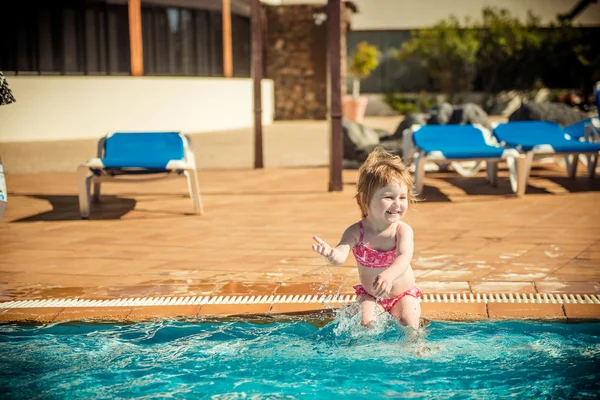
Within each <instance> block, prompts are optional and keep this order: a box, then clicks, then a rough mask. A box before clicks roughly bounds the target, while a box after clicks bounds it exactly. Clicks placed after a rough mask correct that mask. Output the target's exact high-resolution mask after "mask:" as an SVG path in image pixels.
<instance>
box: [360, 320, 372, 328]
mask: <svg viewBox="0 0 600 400" xmlns="http://www.w3.org/2000/svg"><path fill="white" fill-rule="evenodd" d="M374 323H375V321H373V320H372V319H371V320H364V319H363V320H361V321H360V324H361V325H362V326H364V327H365V328H372V327H373V324H374Z"/></svg>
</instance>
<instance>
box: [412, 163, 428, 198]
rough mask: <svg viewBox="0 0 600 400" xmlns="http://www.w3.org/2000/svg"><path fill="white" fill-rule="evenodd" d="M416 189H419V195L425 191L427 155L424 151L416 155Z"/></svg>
mask: <svg viewBox="0 0 600 400" xmlns="http://www.w3.org/2000/svg"><path fill="white" fill-rule="evenodd" d="M414 161H415V190H416V191H417V195H418V194H421V192H422V191H423V185H424V183H423V180H425V163H426V162H427V160H425V155H424V154H423V153H418V154H417V155H416V156H415V159H414Z"/></svg>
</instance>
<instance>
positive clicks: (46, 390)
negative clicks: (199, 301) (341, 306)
mask: <svg viewBox="0 0 600 400" xmlns="http://www.w3.org/2000/svg"><path fill="white" fill-rule="evenodd" d="M599 335H600V324H598V323H593V324H591V323H590V324H561V323H542V322H477V323H441V322H433V323H431V324H430V325H429V326H428V327H427V328H426V329H425V332H424V333H423V334H421V335H420V337H415V336H414V335H408V336H407V332H406V331H405V330H404V329H402V328H401V327H399V326H397V324H396V323H394V322H393V321H390V320H389V319H388V320H386V319H385V318H383V319H381V322H380V323H379V324H378V325H377V326H376V327H374V328H372V329H370V330H367V329H365V328H362V327H360V326H359V325H358V324H357V320H356V318H350V317H348V316H344V315H340V314H338V316H337V317H336V318H335V319H333V320H331V319H316V320H315V319H313V320H302V319H296V320H288V321H283V322H282V321H277V320H273V319H266V318H265V319H256V320H228V321H223V320H220V321H204V322H198V321H195V322H184V321H161V322H154V323H137V324H130V325H109V324H84V323H76V324H62V325H51V326H23V325H3V326H0V393H2V395H0V396H1V397H2V398H27V399H36V398H38V399H69V398H86V399H88V398H102V399H113V398H165V397H171V398H217V399H240V398H252V399H262V398H265V399H267V398H268V399H272V398H286V399H288V398H289V399H294V398H298V399H303V398H305V399H309V398H310V399H312V398H320V399H322V398H326V399H327V398H337V397H341V396H343V397H344V398H348V399H363V398H406V397H411V398H432V397H433V398H450V397H451V398H456V399H462V398H485V399H489V398H505V397H509V396H510V397H515V398H519V399H520V398H573V397H576V398H597V396H598V393H600V338H599Z"/></svg>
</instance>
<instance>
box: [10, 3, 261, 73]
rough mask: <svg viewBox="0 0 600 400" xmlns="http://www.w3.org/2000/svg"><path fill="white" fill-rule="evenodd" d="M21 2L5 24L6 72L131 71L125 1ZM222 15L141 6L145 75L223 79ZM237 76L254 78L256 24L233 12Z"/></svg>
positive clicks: (234, 71)
mask: <svg viewBox="0 0 600 400" xmlns="http://www.w3.org/2000/svg"><path fill="white" fill-rule="evenodd" d="M40 3H41V4H39V5H38V4H35V3H31V2H14V4H11V9H10V15H11V17H10V18H5V19H4V20H3V23H2V25H0V70H2V71H5V72H8V73H11V72H12V73H17V74H21V73H34V74H42V75H44V74H62V75H80V74H85V75H107V74H108V75H114V74H119V75H123V74H130V49H129V18H128V10H127V5H126V4H110V3H106V2H104V1H100V0H97V1H96V0H52V1H47V2H43V3H42V2H40ZM221 18H222V17H221V13H220V12H219V11H208V10H200V9H187V8H172V7H162V6H153V5H145V4H143V5H142V41H143V54H144V72H145V74H146V75H183V76H223V39H222V21H221ZM231 23H232V36H233V49H232V51H233V68H234V70H233V73H234V76H239V77H249V76H250V54H251V52H250V19H249V18H248V17H244V16H240V15H236V14H232V16H231Z"/></svg>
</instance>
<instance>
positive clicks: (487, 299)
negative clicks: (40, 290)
mask: <svg viewBox="0 0 600 400" xmlns="http://www.w3.org/2000/svg"><path fill="white" fill-rule="evenodd" d="M355 300H356V295H344V294H341V295H340V294H336V295H319V294H316V295H299V294H297V295H268V296H185V297H132V298H123V299H113V300H89V299H46V300H16V301H7V302H0V309H7V308H47V307H65V308H70V307H132V306H133V307H135V306H184V305H195V304H200V305H204V304H280V303H322V304H346V303H351V302H353V301H355ZM421 302H423V303H486V304H487V303H530V304H600V295H593V294H553V293H443V294H425V295H423V297H421Z"/></svg>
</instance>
